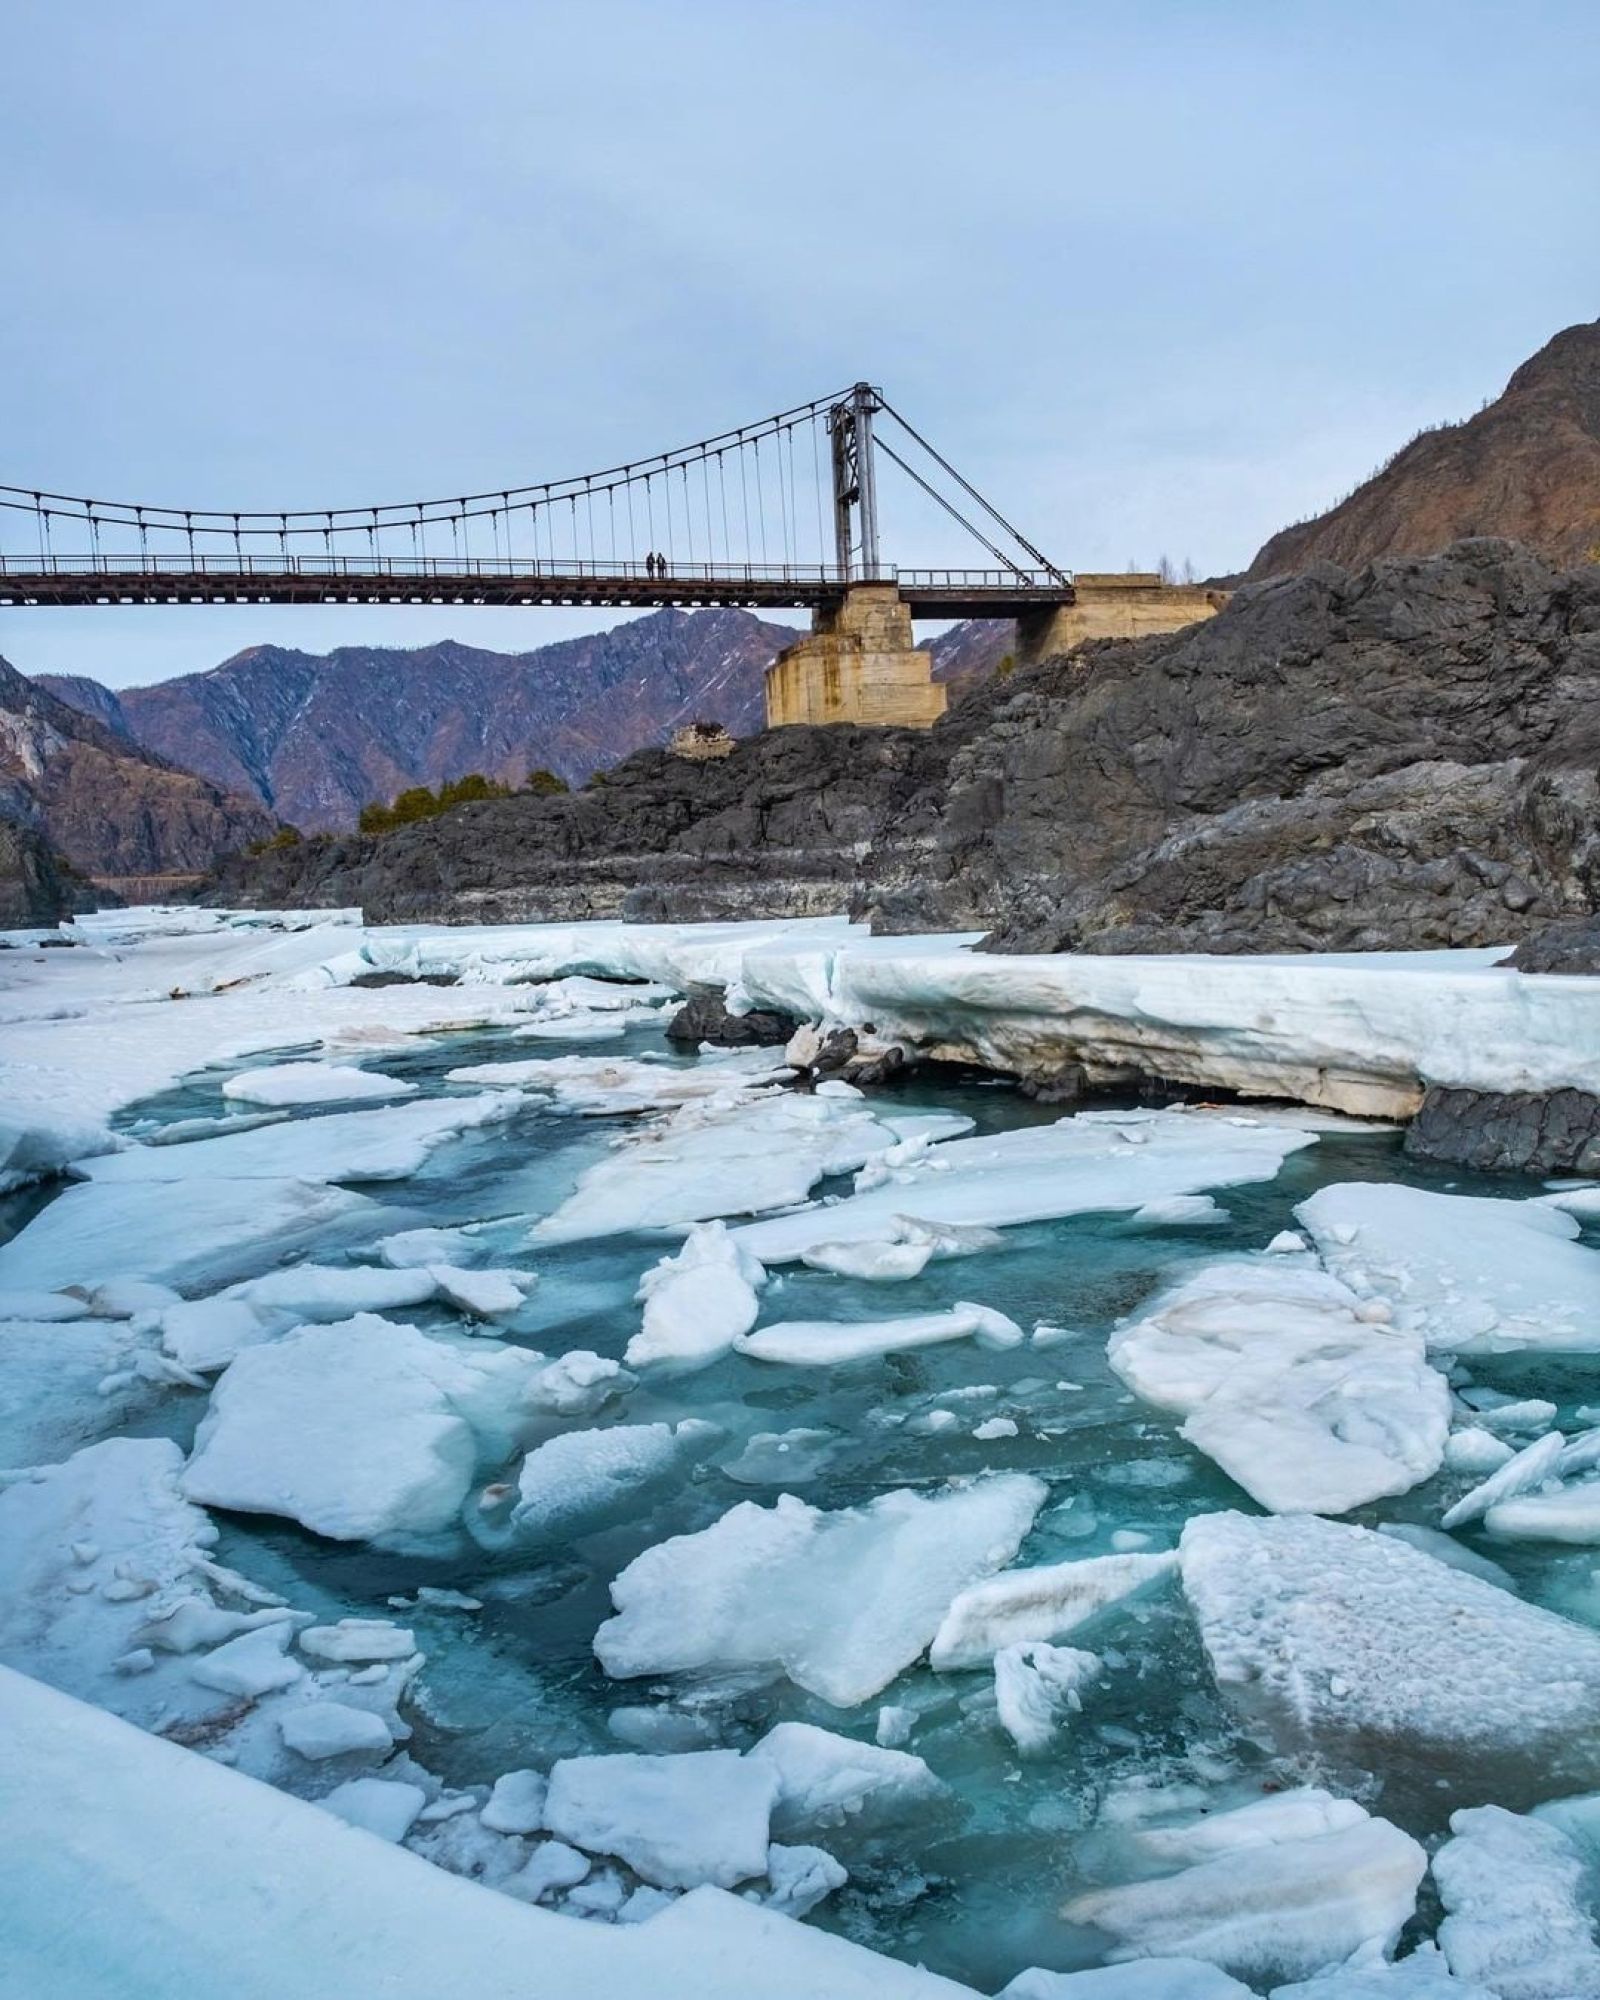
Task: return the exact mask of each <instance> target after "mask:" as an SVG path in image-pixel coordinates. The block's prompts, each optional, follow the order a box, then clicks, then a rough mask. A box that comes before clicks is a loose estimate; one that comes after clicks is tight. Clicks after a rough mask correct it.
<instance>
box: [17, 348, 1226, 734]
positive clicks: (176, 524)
mask: <svg viewBox="0 0 1600 2000" xmlns="http://www.w3.org/2000/svg"><path fill="white" fill-rule="evenodd" d="M885 471H887V472H889V473H890V474H891V476H893V477H896V478H898V479H899V480H901V481H902V482H903V483H904V486H905V488H906V489H907V491H908V492H909V493H911V494H914V495H915V496H916V500H915V503H914V504H915V505H916V508H917V511H918V514H919V517H920V518H921V519H923V520H941V521H943V522H945V523H947V524H949V523H953V524H954V527H955V528H956V529H959V530H960V532H961V534H962V536H963V538H964V541H963V547H964V549H965V550H967V551H969V552H970V555H969V560H968V562H967V564H966V565H965V566H950V567H942V568H911V567H904V566H902V565H900V564H898V563H894V562H890V561H887V560H886V559H885V556H884V551H883V541H882V533H881V528H880V511H879V489H880V478H881V475H882V474H883V473H884V472H885ZM978 557H981V560H975V559H974V558H978ZM1127 581H1128V582H1131V581H1132V580H1131V579H1130V580H1127ZM1139 581H1140V583H1141V584H1142V585H1156V584H1158V581H1159V580H1158V579H1156V578H1153V577H1150V578H1143V579H1140V580H1139ZM1085 585H1088V586H1091V587H1099V588H1101V589H1102V590H1104V589H1106V588H1109V587H1111V586H1116V587H1118V588H1119V589H1121V590H1122V592H1123V594H1124V596H1125V595H1126V591H1127V582H1125V581H1124V580H1123V579H1118V578H1106V577H1100V578H1095V579H1075V578H1074V576H1073V575H1072V573H1071V572H1070V571H1068V570H1065V569H1062V568H1060V567H1059V566H1058V565H1057V564H1055V563H1053V562H1051V561H1050V560H1049V559H1048V558H1047V557H1046V556H1044V555H1043V554H1042V553H1041V552H1040V550H1039V549H1037V548H1036V547H1035V546H1034V544H1033V543H1032V542H1031V541H1029V540H1028V539H1027V537H1026V536H1024V535H1023V534H1022V532H1021V531H1020V530H1019V529H1018V528H1017V527H1016V526H1015V525H1014V524H1013V523H1012V522H1011V521H1009V520H1008V519H1007V518H1006V517H1005V516H1004V515H1003V514H1002V513H1001V512H1000V511H999V509H998V508H997V507H995V506H994V505H993V503H992V502H991V501H989V500H988V499H987V498H985V496H984V495H983V494H982V493H981V492H979V490H978V488H977V487H976V486H975V485H973V484H972V482H971V481H970V480H968V479H967V478H966V477H965V476H964V475H963V474H962V473H960V472H959V471H957V469H956V467H955V466H954V465H952V464H951V462H950V461H949V460H948V459H947V458H946V457H945V456H944V455H943V454H942V453H941V452H940V451H938V450H937V449H936V448H935V446H933V445H932V444H931V443H929V441H928V440H927V438H925V437H924V436H923V435H922V433H921V432H919V431H918V430H916V429H915V428H914V427H913V426H912V425H911V424H910V423H909V422H908V421H907V420H906V418H904V417H903V416H902V415H901V414H900V413H899V411H898V410H896V409H895V408H894V406H893V405H892V404H891V403H890V402H889V401H888V400H887V398H886V397H885V396H884V394H883V392H882V390H881V389H878V388H875V387H873V386H872V385H871V384H869V383H866V382H858V383H856V384H854V385H853V386H852V387H850V388H848V389H845V390H842V391H839V392H836V393H835V394H834V395H831V396H822V397H818V398H816V399H815V400H813V401H811V402H809V403H800V404H797V405H796V406H795V407H794V408H792V409H788V410H782V411H780V412H779V413H778V414H777V415H775V416H770V417H765V418H762V419H760V420H759V421H758V422H755V423H751V424H743V425H740V426H739V427H738V428H737V429H736V430H731V431H723V432H721V433H719V434H718V435H717V436H715V437H709V438H702V439H700V440H699V441H698V442H697V443H694V444H691V445H685V446H681V447H679V448H678V449H676V450H673V451H666V452H661V453H658V454H655V455H653V456H651V457H649V458H644V459H637V460H633V461H630V462H629V463H626V464H623V465H614V466H611V467H608V468H607V469H605V470H603V471H599V472H589V473H582V474H579V475H578V476H577V477H575V478H568V479H557V480H550V481H546V482H544V483H542V484H538V485H526V484H523V485H513V486H507V487H504V488H501V489H500V490H499V491H490V492H481V493H469V494H463V495H460V496H457V497H454V498H447V499H442V500H417V501H404V502H391V503H384V504H379V505H375V506H364V507H351V506H336V507H321V508H305V507H301V508H285V509H278V510H266V511H263V510H261V509H259V508H255V509H251V508H237V509H235V508H217V507H176V506H166V505H153V504H148V503H134V502H127V501H111V500H98V499H91V498H87V497H81V496H72V495H68V494H62V493H55V492H49V491H46V490H43V489H36V488H31V487H24V486H11V485H5V484H0V606H24V605H39V606H45V605H73V606H90V605H140V604H330V603H348V604H417V605H557V604H558V605H590V606H597V607H605V608H610V609H619V610H632V609H649V608H655V607H663V606H672V605H677V606H688V607H694V606H703V605H736V606H744V607H748V608H751V609H755V610H783V609H790V610H803V611H809V612H810V613H811V615H812V622H813V631H812V634H811V636H810V638H809V639H804V638H803V639H801V640H799V642H798V643H797V644H796V645H795V646H792V647H790V648H789V649H788V651H787V652H786V653H784V654H783V655H781V656H780V658H779V660H778V662H777V663H776V664H775V666H774V667H773V669H772V670H771V672H770V673H769V676H768V704H767V705H768V719H769V721H772V722H786V721H832V720H857V721H867V722H887V721H895V722H918V723H926V722H931V721H932V720H934V719H935V717H936V716H937V715H938V714H939V713H940V712H942V710H943V707H944V691H943V689H942V688H939V687H934V686H933V685H932V684H931V680H930V675H929V662H928V656H927V655H926V654H925V653H922V652H919V651H917V650H916V649H915V647H914V645H913V641H912V635H911V621H912V620H913V619H915V618H924V619H935V618H943V619H950V618H1014V619H1016V620H1017V621H1018V640H1019V648H1018V650H1019V654H1020V655H1021V656H1023V657H1026V656H1029V655H1032V654H1037V653H1042V652H1044V651H1047V650H1059V649H1061V647H1062V646H1063V645H1064V644H1065V643H1066V642H1068V641H1069V640H1071V639H1073V638H1081V637H1083V636H1085V635H1086V634H1085V631H1084V630H1082V629H1078V630H1070V629H1069V626H1070V623H1071V615H1072V611H1073V607H1074V606H1075V604H1077V602H1078V601H1079V599H1080V598H1081V597H1082V596H1083V595H1084V589H1083V586H1085ZM1169 595H1170V593H1169ZM1174 612H1175V607H1174ZM1204 615H1206V614H1205V610H1204V609H1203V608H1202V609H1201V610H1199V611H1194V610H1190V611H1189V612H1188V614H1187V617H1176V616H1175V615H1173V616H1164V617H1163V618H1162V619H1161V621H1160V623H1163V624H1165V625H1166V626H1168V627H1170V625H1171V624H1172V623H1173V622H1177V623H1186V622H1188V618H1192V617H1194V616H1204ZM1063 620H1066V621H1067V623H1066V624H1064V623H1063ZM1078 622H1079V624H1080V625H1081V623H1082V620H1081V619H1080V620H1079V621H1078Z"/></svg>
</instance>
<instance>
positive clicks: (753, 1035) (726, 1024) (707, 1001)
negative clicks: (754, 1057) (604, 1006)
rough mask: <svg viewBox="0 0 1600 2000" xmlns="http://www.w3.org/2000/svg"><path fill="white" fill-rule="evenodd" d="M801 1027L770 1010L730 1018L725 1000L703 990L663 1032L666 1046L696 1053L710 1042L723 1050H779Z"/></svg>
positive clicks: (692, 994) (766, 1008)
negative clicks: (701, 1046) (695, 1051)
mask: <svg viewBox="0 0 1600 2000" xmlns="http://www.w3.org/2000/svg"><path fill="white" fill-rule="evenodd" d="M799 1025H800V1023H799V1022H798V1021H796V1020H794V1019H793V1018H792V1017H791V1016H790V1015H788V1014H779V1013H777V1012H775V1011H774V1010H773V1009H772V1008H770V1007H757V1008H754V1009H753V1010H752V1011H751V1012H750V1013H748V1014H730V1013H729V1012H728V1007H727V1001H726V998H725V996H724V995H723V994H722V993H720V992H712V991H710V990H709V989H702V990H701V991H700V992H697V993H691V994H690V995H689V997H688V999H687V1000H686V1001H685V1002H684V1003H683V1005H682V1006H681V1007H680V1008H679V1009H678V1011H677V1013H676V1014H674V1015H673V1017H672V1019H671V1020H670V1021H669V1022H668V1023H667V1025H666V1028H665V1030H664V1032H665V1034H666V1038H667V1040H668V1041H669V1042H676V1043H678V1044H679V1045H680V1046H681V1047H686V1048H691V1049H697V1048H698V1047H699V1046H700V1044H701V1043H702V1042H712V1043H714V1044H715V1045H716V1046H717V1047H718V1048H723V1049H770V1048H782V1046H783V1045H784V1043H785V1042H787V1041H788V1040H789V1038H790V1036H791V1035H793V1033H794V1031H795V1029H796V1028H798V1027H799Z"/></svg>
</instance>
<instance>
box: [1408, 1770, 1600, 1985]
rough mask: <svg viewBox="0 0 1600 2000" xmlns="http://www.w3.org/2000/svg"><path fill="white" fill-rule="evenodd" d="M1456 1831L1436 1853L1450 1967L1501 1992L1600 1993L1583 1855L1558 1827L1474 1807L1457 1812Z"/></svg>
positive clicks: (1598, 1949)
mask: <svg viewBox="0 0 1600 2000" xmlns="http://www.w3.org/2000/svg"><path fill="white" fill-rule="evenodd" d="M1450 1835H1451V1837H1450V1839H1449V1840H1447V1841H1446V1842H1445V1843H1444V1845H1443V1846H1442V1847H1441V1848H1440V1849H1439V1851H1438V1853H1437V1854H1436V1855H1435V1856H1434V1857H1433V1879H1434V1881H1435V1882H1436V1883H1437V1884H1438V1889H1439V1897H1440V1900H1441V1902H1442V1903H1443V1904H1444V1907H1445V1918H1444V1921H1443V1923H1441V1924H1440V1926H1439V1943H1440V1945H1441V1946H1442V1947H1443V1950H1444V1955H1445V1957H1446V1958H1447V1959H1448V1960H1449V1962H1450V1970H1451V1971H1452V1972H1453V1973H1455V1974H1456V1975H1457V1976H1458V1977H1459V1978H1462V1979H1470V1980H1475V1981H1479V1982H1481V1984H1482V1985H1483V1986H1484V1987H1486V1988H1487V1989H1488V1990H1489V1991H1490V1992H1491V1993H1494V1994H1496V1995H1498V1996H1500V2000H1580V1996H1582V1995H1585V1994H1594V1993H1600V1942H1597V1941H1596V1937H1595V1912H1594V1907H1593V1903H1592V1900H1591V1897H1592V1891H1591V1886H1590V1884H1589V1882H1588V1881H1587V1879H1586V1877H1587V1870H1586V1865H1585V1857H1584V1856H1583V1855H1582V1854H1581V1853H1580V1852H1579V1850H1578V1849H1577V1848H1576V1847H1575V1846H1574V1845H1573V1843H1572V1841H1571V1840H1570V1839H1569V1838H1568V1837H1567V1835H1566V1834H1565V1833H1563V1832H1562V1830H1561V1829H1560V1827H1558V1826H1555V1825H1553V1824H1551V1822H1550V1821H1549V1820H1548V1819H1540V1818H1526V1817H1524V1816H1522V1815H1521V1814H1518V1813H1511V1812H1506V1811H1505V1810H1504V1809H1503V1808H1502V1807H1500V1806H1475V1807H1470V1808H1468V1809H1466V1810H1464V1811H1461V1812H1457V1813H1453V1814H1452V1815H1451V1817H1450Z"/></svg>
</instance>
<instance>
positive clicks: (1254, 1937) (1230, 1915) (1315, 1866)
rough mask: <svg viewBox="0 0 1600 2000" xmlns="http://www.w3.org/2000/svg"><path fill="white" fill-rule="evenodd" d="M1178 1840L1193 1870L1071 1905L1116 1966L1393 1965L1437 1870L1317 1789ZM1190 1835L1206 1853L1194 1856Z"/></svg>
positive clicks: (1276, 1972) (1404, 1840)
mask: <svg viewBox="0 0 1600 2000" xmlns="http://www.w3.org/2000/svg"><path fill="white" fill-rule="evenodd" d="M1175 1832H1176V1833H1177V1835H1178V1839H1177V1841H1176V1842H1175V1843H1174V1845H1173V1847H1172V1849H1171V1850H1170V1851H1169V1858H1174V1859H1188V1860H1189V1865H1188V1866H1186V1867H1183V1868H1181V1869H1180V1871H1179V1872H1178V1873H1177V1874H1172V1875H1165V1876H1162V1877H1160V1878H1159V1879H1157V1880H1153V1881H1139V1882H1129V1883H1125V1884H1123V1885H1121V1886H1119V1887H1117V1888H1112V1889H1098V1890H1093V1891H1091V1892H1090V1893H1089V1894H1087V1895H1083V1896H1077V1897H1074V1898H1073V1900H1072V1901H1070V1902H1069V1903H1067V1904H1066V1906H1065V1907H1064V1909H1063V1911H1062V1914H1063V1915H1064V1916H1065V1917H1066V1918H1067V1919H1068V1920H1069V1921H1070V1922H1073V1923H1082V1924H1093V1925H1094V1926H1095V1927H1096V1928H1098V1929H1100V1930H1102V1931H1105V1932H1106V1933H1108V1934H1109V1935H1110V1936H1111V1937H1112V1938H1113V1939H1114V1940H1115V1943H1114V1944H1113V1946H1112V1950H1111V1953H1110V1956H1112V1957H1114V1958H1119V1959H1137V1958H1145V1957H1155V1958H1159V1957H1163V1956H1169V1955H1171V1956H1182V1957H1191V1958H1202V1959H1209V1960H1210V1961H1211V1962H1212V1963H1213V1964H1215V1965H1218V1966H1220V1967H1222V1968H1223V1970H1225V1971H1227V1972H1230V1973H1233V1974H1235V1975H1237V1976H1238V1977H1239V1978H1242V1979H1252V1980H1261V1979H1294V1978H1300V1979H1304V1978H1307V1977H1309V1976H1311V1975H1313V1974H1315V1973H1319V1972H1324V1971H1327V1970H1329V1969H1330V1968H1332V1967H1335V1966H1339V1965H1342V1964H1344V1962H1345V1961H1346V1960H1348V1959H1351V1958H1362V1959H1372V1958H1379V1957H1383V1956H1385V1955H1387V1954H1388V1953H1389V1952H1390V1951H1391V1950H1392V1949H1393V1948H1394V1944H1395V1941H1396V1940H1397V1938H1398V1937H1399V1935H1400V1931H1401V1929H1402V1927H1403V1926H1404V1925H1405V1923H1406V1922H1407V1920H1408V1919H1409V1918H1410V1916H1411V1914H1412V1912H1413V1910H1414V1909H1415V1907H1416V1898H1417V1888H1418V1885H1419V1884H1420V1882H1421V1880H1422V1877H1423V1875H1424V1874H1425V1873H1426V1872H1427V1866H1428V1864H1427V1857H1426V1856H1425V1855H1424V1853H1423V1851H1422V1849H1421V1848H1420V1847H1419V1846H1418V1845H1417V1843H1416V1841H1414V1840H1413V1839H1412V1838H1411V1836H1410V1835H1409V1834H1406V1833H1402V1832H1401V1830H1400V1829H1399V1827H1397V1826H1393V1825H1391V1824H1390V1823H1389V1821H1387V1820H1382V1819H1372V1818H1370V1817H1369V1816H1368V1815H1367V1813H1366V1812H1365V1811H1364V1810H1363V1809H1362V1808H1361V1807H1360V1806H1358V1805H1355V1804H1353V1803H1352V1802H1350V1801H1347V1800H1336V1799H1332V1798H1330V1797H1329V1795H1328V1794H1327V1793H1326V1792H1318V1791H1313V1790H1305V1791H1301V1792H1289V1793H1285V1794H1283V1795H1282V1796H1281V1797H1280V1798H1276V1799H1269V1800H1264V1801H1262V1802H1261V1804H1260V1805H1251V1806H1244V1807H1241V1808H1240V1809H1238V1810H1237V1811H1234V1812H1222V1813H1214V1814H1212V1815H1211V1816H1210V1817H1209V1818H1207V1819H1205V1820H1203V1821H1201V1822H1200V1823H1199V1825H1198V1826H1197V1827H1195V1828H1192V1829H1188V1828H1185V1829H1176V1830H1175ZM1188 1833H1192V1834H1194V1835H1195V1836H1196V1837H1197V1842H1198V1844H1197V1846H1196V1847H1195V1848H1193V1849H1192V1850H1189V1852H1188V1853H1186V1852H1185V1850H1184V1846H1183V1842H1182V1836H1183V1835H1184V1834H1188ZM1146 1839H1147V1840H1148V1836H1147V1837H1146ZM1190 1854H1192V1856H1193V1858H1192V1859H1190Z"/></svg>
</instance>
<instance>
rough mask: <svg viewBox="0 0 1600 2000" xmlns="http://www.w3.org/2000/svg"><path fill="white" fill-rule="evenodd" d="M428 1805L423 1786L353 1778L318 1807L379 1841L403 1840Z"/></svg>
mask: <svg viewBox="0 0 1600 2000" xmlns="http://www.w3.org/2000/svg"><path fill="white" fill-rule="evenodd" d="M427 1802H428V1795H427V1793H426V1792H425V1791H424V1790H423V1789H422V1787H421V1786H420V1785H407V1784H403V1783H401V1782H400V1780H398V1779H396V1778H351V1779H350V1780H349V1781H348V1782H347V1783H345V1784H342V1785H335V1787H334V1788H333V1790H332V1791H331V1792H329V1793H328V1794H327V1795H326V1796H325V1797H324V1798H320V1799H318V1800H317V1804H318V1805H319V1806H321V1807H322V1808H323V1809H324V1811H326V1812H331V1813H333V1814H335V1815H336V1816H337V1817H338V1818H340V1819H342V1820H345V1821H347V1822H348V1824H349V1825H351V1826H358V1827H360V1828H361V1829H362V1831H363V1832H365V1833H374V1834H376V1835H377V1836H378V1838H379V1839H380V1840H393V1841H401V1840H404V1839H405V1837H406V1835H407V1834H408V1833H409V1832H410V1831H411V1828H412V1825H413V1823H414V1821H415V1820H416V1817H417V1815H418V1813H420V1812H421V1811H422V1808H423V1807H424V1806H425V1805H426V1804H427Z"/></svg>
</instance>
